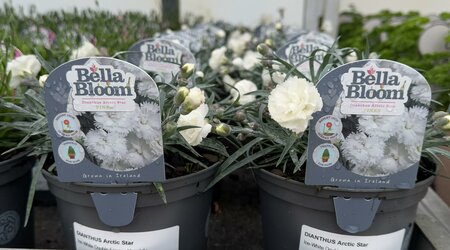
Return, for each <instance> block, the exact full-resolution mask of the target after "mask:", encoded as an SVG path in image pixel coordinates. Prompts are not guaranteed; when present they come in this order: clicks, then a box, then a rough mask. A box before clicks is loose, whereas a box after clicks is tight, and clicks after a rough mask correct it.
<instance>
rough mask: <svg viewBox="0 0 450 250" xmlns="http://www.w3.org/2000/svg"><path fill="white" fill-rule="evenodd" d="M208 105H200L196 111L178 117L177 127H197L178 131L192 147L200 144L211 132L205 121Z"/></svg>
mask: <svg viewBox="0 0 450 250" xmlns="http://www.w3.org/2000/svg"><path fill="white" fill-rule="evenodd" d="M208 111H209V108H208V105H206V104H202V105H200V106H199V107H198V108H197V109H195V110H193V111H192V112H190V113H189V114H187V115H180V118H178V121H177V127H184V126H197V127H198V128H190V129H185V130H182V131H180V134H181V135H182V136H183V138H184V139H185V140H186V141H187V142H188V143H189V144H190V145H192V146H197V145H198V144H200V143H201V142H202V140H203V138H205V137H206V136H208V134H209V132H211V128H212V126H211V124H209V123H208V120H207V119H205V117H206V115H207V114H208Z"/></svg>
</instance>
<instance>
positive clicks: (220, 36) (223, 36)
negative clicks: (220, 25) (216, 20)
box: [216, 29, 226, 38]
mask: <svg viewBox="0 0 450 250" xmlns="http://www.w3.org/2000/svg"><path fill="white" fill-rule="evenodd" d="M216 36H217V37H218V38H225V36H226V33H225V31H224V30H223V29H219V30H217V31H216Z"/></svg>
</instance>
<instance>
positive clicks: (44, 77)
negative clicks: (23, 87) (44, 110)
mask: <svg viewBox="0 0 450 250" xmlns="http://www.w3.org/2000/svg"><path fill="white" fill-rule="evenodd" d="M47 78H48V75H47V74H45V75H41V76H40V77H39V86H41V87H44V85H45V81H47Z"/></svg>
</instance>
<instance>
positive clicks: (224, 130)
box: [214, 123, 231, 136]
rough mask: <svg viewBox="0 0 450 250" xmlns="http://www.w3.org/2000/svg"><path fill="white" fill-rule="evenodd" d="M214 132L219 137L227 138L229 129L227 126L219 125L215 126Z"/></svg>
mask: <svg viewBox="0 0 450 250" xmlns="http://www.w3.org/2000/svg"><path fill="white" fill-rule="evenodd" d="M214 131H215V133H216V134H218V135H220V136H227V135H229V134H230V132H231V127H230V126H229V125H228V124H225V123H220V124H218V125H216V126H215V128H214Z"/></svg>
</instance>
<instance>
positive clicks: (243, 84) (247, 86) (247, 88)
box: [230, 79, 258, 104]
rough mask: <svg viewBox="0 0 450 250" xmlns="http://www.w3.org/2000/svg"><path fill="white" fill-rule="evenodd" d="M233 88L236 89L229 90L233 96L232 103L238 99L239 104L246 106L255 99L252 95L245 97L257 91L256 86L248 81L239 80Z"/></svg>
mask: <svg viewBox="0 0 450 250" xmlns="http://www.w3.org/2000/svg"><path fill="white" fill-rule="evenodd" d="M234 87H235V88H236V89H237V90H236V89H231V90H230V93H231V95H232V96H233V101H235V100H236V99H237V98H238V97H239V101H238V102H239V104H247V103H249V102H252V101H254V100H255V99H256V97H255V96H254V95H246V94H247V93H250V92H253V91H256V90H258V88H257V87H256V85H255V84H254V83H253V82H251V81H249V80H245V79H244V80H240V81H239V82H237V83H236V84H235V85H234Z"/></svg>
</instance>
